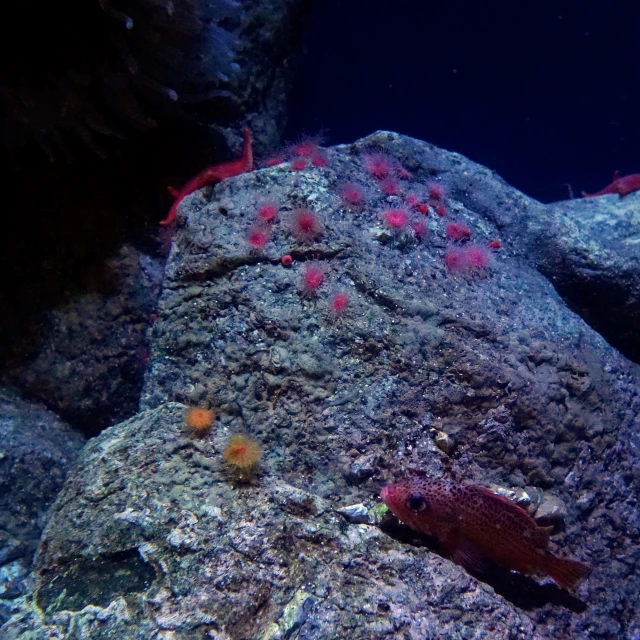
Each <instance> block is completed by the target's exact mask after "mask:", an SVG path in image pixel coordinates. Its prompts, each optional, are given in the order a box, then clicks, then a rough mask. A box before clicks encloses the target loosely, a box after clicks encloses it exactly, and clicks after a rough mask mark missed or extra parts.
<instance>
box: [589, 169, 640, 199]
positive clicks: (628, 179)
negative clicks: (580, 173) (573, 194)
mask: <svg viewBox="0 0 640 640" xmlns="http://www.w3.org/2000/svg"><path fill="white" fill-rule="evenodd" d="M639 189H640V173H632V174H630V175H628V176H622V177H620V172H619V171H616V172H615V173H614V174H613V182H612V183H611V184H610V185H608V186H606V187H605V188H604V189H602V191H598V192H597V193H585V192H584V191H583V192H582V196H583V197H584V198H595V197H597V196H606V195H607V194H608V193H618V194H620V197H621V198H624V196H628V195H629V194H630V193H633V192H634V191H638V190H639Z"/></svg>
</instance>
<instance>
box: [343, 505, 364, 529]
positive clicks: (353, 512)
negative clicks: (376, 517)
mask: <svg viewBox="0 0 640 640" xmlns="http://www.w3.org/2000/svg"><path fill="white" fill-rule="evenodd" d="M338 513H339V514H341V515H343V516H344V517H345V518H346V519H347V520H348V521H349V522H356V523H358V524H362V523H367V522H369V510H368V509H367V507H365V506H364V505H363V504H362V503H359V504H352V505H350V506H348V507H343V508H342V509H338Z"/></svg>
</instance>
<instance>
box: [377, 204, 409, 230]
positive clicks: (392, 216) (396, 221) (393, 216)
mask: <svg viewBox="0 0 640 640" xmlns="http://www.w3.org/2000/svg"><path fill="white" fill-rule="evenodd" d="M382 217H383V218H384V221H385V224H386V225H387V227H389V229H391V231H394V232H395V233H399V232H400V231H402V230H403V229H404V228H405V227H406V226H407V224H409V214H408V213H407V212H406V211H405V210H404V209H387V210H386V211H383V213H382Z"/></svg>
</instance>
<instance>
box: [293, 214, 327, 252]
mask: <svg viewBox="0 0 640 640" xmlns="http://www.w3.org/2000/svg"><path fill="white" fill-rule="evenodd" d="M291 233H292V234H293V237H294V238H295V239H296V240H297V241H298V242H305V243H307V244H311V243H312V242H315V240H317V239H318V238H319V237H320V236H321V235H322V225H321V224H320V220H319V219H318V215H317V214H316V213H315V212H313V211H311V209H296V210H295V211H294V212H293V217H292V218H291Z"/></svg>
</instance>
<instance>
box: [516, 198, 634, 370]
mask: <svg viewBox="0 0 640 640" xmlns="http://www.w3.org/2000/svg"><path fill="white" fill-rule="evenodd" d="M522 239H523V241H524V246H525V247H527V254H528V255H529V256H530V257H531V259H532V260H534V262H535V264H536V266H537V267H538V269H539V270H540V272H541V273H543V274H544V275H545V276H547V277H548V278H549V280H550V281H551V282H552V283H553V285H554V287H555V288H556V289H557V291H558V293H560V295H561V296H562V297H563V298H564V300H565V301H566V302H567V304H568V305H569V306H570V307H571V309H573V310H574V311H575V312H576V313H578V314H579V315H581V316H582V317H583V318H584V319H585V320H586V321H587V322H588V323H589V325H590V326H592V327H593V328H594V329H596V331H598V332H600V333H601V334H602V335H603V336H604V337H605V338H606V339H607V341H608V342H609V343H610V344H611V345H613V346H614V347H616V348H618V349H620V351H621V352H622V353H623V354H624V355H625V356H627V357H628V358H629V359H631V360H633V361H634V362H640V193H638V192H635V193H632V194H631V195H629V196H627V197H625V198H620V196H618V195H607V196H600V197H597V198H584V199H578V200H568V201H566V202H558V203H554V204H550V205H548V206H546V207H543V208H541V209H540V210H539V212H538V215H536V216H530V217H528V218H527V219H526V221H525V228H524V229H523V233H522Z"/></svg>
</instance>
